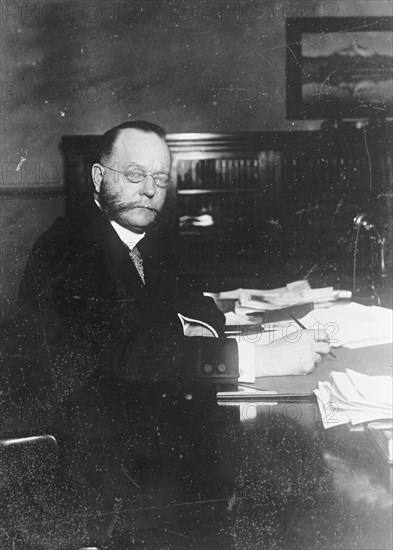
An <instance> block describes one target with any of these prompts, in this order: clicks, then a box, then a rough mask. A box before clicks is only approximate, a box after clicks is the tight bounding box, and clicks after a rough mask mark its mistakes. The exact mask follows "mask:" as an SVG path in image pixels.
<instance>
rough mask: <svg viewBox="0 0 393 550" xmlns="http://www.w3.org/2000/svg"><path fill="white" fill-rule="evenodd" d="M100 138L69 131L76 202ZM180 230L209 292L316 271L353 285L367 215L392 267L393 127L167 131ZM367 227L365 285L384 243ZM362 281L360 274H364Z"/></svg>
mask: <svg viewBox="0 0 393 550" xmlns="http://www.w3.org/2000/svg"><path fill="white" fill-rule="evenodd" d="M98 139H99V137H98V136H64V137H63V139H62V149H63V153H64V163H65V164H64V168H65V186H66V195H67V207H68V209H69V210H71V209H75V208H77V206H78V204H79V203H80V200H81V197H82V196H84V195H88V194H90V193H91V192H92V183H91V178H90V166H91V164H92V163H93V162H94V161H96V156H95V155H96V153H95V149H96V146H97V142H98ZM168 143H169V146H170V148H171V151H172V155H173V166H172V181H173V189H172V195H173V197H172V198H173V201H174V205H175V206H174V209H173V213H174V215H173V218H172V221H171V223H172V224H173V231H175V232H177V234H178V239H179V240H178V247H179V250H180V252H181V257H182V260H183V261H182V265H181V272H182V275H183V277H185V278H188V279H189V280H190V283H193V282H195V281H199V283H200V284H201V285H202V286H203V287H204V288H207V289H210V290H219V289H220V288H224V287H226V288H228V286H233V285H237V286H244V287H246V286H248V285H253V286H260V287H264V286H265V285H269V284H270V285H272V286H275V285H277V284H281V283H284V282H287V281H288V280H290V279H298V278H303V277H305V276H308V277H309V278H310V279H311V281H312V283H313V284H314V285H315V284H334V285H335V286H339V287H341V288H344V287H346V288H350V286H351V281H352V268H353V252H354V241H355V236H356V235H355V233H356V232H355V230H354V228H353V218H354V216H355V215H356V214H358V213H359V212H366V213H368V214H369V215H370V216H372V218H373V220H374V221H375V223H376V225H377V226H378V228H379V231H380V232H381V233H383V234H384V236H385V237H386V240H387V263H388V268H390V269H391V243H392V219H393V216H392V198H393V192H392V180H393V176H392V174H393V172H392V130H391V125H385V126H379V127H374V128H371V127H367V128H363V127H361V128H355V126H349V125H348V126H344V127H340V128H339V129H327V130H321V131H318V132H315V131H314V132H305V131H302V132H299V131H293V132H244V133H226V134H218V133H215V134H213V133H205V134H203V133H198V134H192V133H183V134H169V135H168ZM364 233H365V232H364V231H362V232H361V234H360V235H359V253H358V257H357V264H358V271H359V274H360V275H361V274H363V275H364V277H363V279H364V281H365V282H364V284H368V283H367V278H368V277H369V275H370V273H371V268H370V266H372V269H374V267H375V268H376V269H377V264H378V259H377V256H378V247H377V246H376V243H375V242H373V239H370V235H367V234H364ZM359 280H360V279H359Z"/></svg>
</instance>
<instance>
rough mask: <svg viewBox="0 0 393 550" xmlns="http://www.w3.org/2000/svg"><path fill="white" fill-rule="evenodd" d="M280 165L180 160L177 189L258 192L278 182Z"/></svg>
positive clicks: (257, 162)
mask: <svg viewBox="0 0 393 550" xmlns="http://www.w3.org/2000/svg"><path fill="white" fill-rule="evenodd" d="M279 171H280V164H279V162H278V160H277V159H276V161H273V159H272V162H266V161H262V160H261V159H258V158H255V159H249V158H248V159H244V158H240V159H222V158H220V159H203V160H190V159H185V160H184V159H183V160H182V159H179V160H178V161H177V188H178V189H228V188H229V189H231V188H251V189H252V188H257V187H259V186H260V183H261V182H272V181H275V180H277V179H278V177H279Z"/></svg>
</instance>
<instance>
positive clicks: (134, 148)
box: [113, 128, 170, 157]
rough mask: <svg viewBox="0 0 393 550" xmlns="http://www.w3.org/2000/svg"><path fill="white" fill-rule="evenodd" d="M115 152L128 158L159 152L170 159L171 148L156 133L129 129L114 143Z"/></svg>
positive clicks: (123, 131)
mask: <svg viewBox="0 0 393 550" xmlns="http://www.w3.org/2000/svg"><path fill="white" fill-rule="evenodd" d="M113 152H114V153H117V154H125V155H127V156H130V155H141V154H142V155H146V154H149V153H150V152H152V153H154V154H157V153H158V152H159V153H161V154H162V155H168V156H169V157H170V151H169V147H168V145H167V144H166V142H165V141H164V140H163V139H161V138H160V137H159V136H158V135H156V134H154V133H151V132H143V131H142V130H138V129H135V128H127V129H124V130H122V131H121V132H120V133H119V135H118V137H117V139H116V141H115V143H114V147H113Z"/></svg>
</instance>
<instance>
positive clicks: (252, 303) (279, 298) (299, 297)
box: [219, 281, 351, 314]
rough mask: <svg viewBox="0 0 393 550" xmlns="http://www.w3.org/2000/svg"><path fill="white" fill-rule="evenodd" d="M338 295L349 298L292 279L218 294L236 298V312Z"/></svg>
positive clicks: (332, 297) (278, 306)
mask: <svg viewBox="0 0 393 550" xmlns="http://www.w3.org/2000/svg"><path fill="white" fill-rule="evenodd" d="M340 297H342V298H343V297H345V298H350V297H351V295H350V293H349V294H348V293H346V294H345V296H344V295H343V294H342V291H339V290H333V287H326V288H311V287H310V285H309V283H308V281H294V282H292V283H288V284H287V285H286V286H285V287H281V288H275V289H272V290H255V289H246V288H238V289H237V290H231V291H228V292H221V293H220V294H219V298H220V300H237V304H236V308H235V311H236V313H238V314H242V313H243V314H245V313H249V312H253V311H268V310H275V309H283V308H286V307H290V306H295V305H299V304H306V303H310V302H314V303H316V304H318V303H327V302H331V301H334V300H337V299H338V298H340Z"/></svg>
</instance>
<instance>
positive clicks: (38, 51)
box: [0, 0, 392, 312]
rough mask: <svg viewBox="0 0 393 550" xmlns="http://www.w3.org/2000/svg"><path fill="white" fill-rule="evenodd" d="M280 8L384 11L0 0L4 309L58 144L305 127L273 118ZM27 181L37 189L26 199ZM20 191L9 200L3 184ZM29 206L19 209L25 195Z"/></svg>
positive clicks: (323, 12) (381, 7)
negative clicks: (78, 138)
mask: <svg viewBox="0 0 393 550" xmlns="http://www.w3.org/2000/svg"><path fill="white" fill-rule="evenodd" d="M287 15H289V16H308V17H310V16H315V17H323V16H328V15H333V16H353V15H356V16H358V15H370V16H378V15H392V4H391V2H390V0H386V1H385V0H382V1H379V0H374V1H370V0H367V1H363V0H346V1H345V0H342V1H336V2H315V0H304V1H301V2H294V1H291V2H274V1H272V2H259V1H256V2H254V3H251V2H244V1H237V0H230V1H229V2H219V1H218V2H213V1H211V2H203V1H199V0H187V1H185V0H174V1H165V0H160V1H156V0H145V1H142V0H135V1H134V0H128V1H107V0H105V1H94V2H88V1H85V0H84V1H83V2H82V0H75V2H66V1H55V2H35V1H34V2H24V3H23V2H22V3H12V2H3V3H1V31H2V48H1V61H2V67H3V83H2V107H3V114H2V124H1V154H2V177H1V187H0V191H1V193H2V195H1V198H2V199H4V200H3V201H2V206H1V211H0V213H1V216H0V226H1V227H0V228H1V231H2V250H4V249H5V247H8V248H7V253H6V254H5V253H4V254H2V287H1V290H0V296H1V299H2V300H3V304H4V307H5V309H4V311H6V312H8V311H10V308H12V303H13V299H14V297H15V291H16V288H17V282H18V280H19V277H20V273H21V269H22V268H23V264H24V262H23V260H20V259H17V258H13V257H12V253H9V250H10V247H9V244H10V243H11V244H14V245H15V246H16V248H17V249H18V250H20V249H23V250H29V247H31V244H32V243H33V241H34V240H35V238H36V237H37V236H38V234H39V233H41V232H42V231H43V229H44V227H46V226H47V225H48V224H49V223H50V222H51V221H52V220H53V219H54V218H55V217H57V216H58V215H59V214H61V213H62V211H63V203H62V200H61V197H59V195H55V197H52V195H51V189H55V188H56V189H57V190H58V189H59V188H61V186H62V184H63V171H62V157H61V152H60V150H59V148H58V143H59V141H60V138H61V136H62V135H65V134H99V133H102V132H104V131H105V130H107V129H108V128H110V127H112V126H114V125H116V124H118V123H120V122H123V121H125V120H127V119H136V118H141V119H147V120H150V121H154V122H156V123H158V124H160V125H162V126H163V127H164V128H165V129H166V130H167V131H168V132H215V131H249V130H289V129H314V128H318V127H319V123H318V122H317V121H309V122H291V121H287V120H286V119H285V89H286V88H285V86H286V81H285V56H286V47H285V20H286V17H287ZM36 187H39V188H41V187H45V188H49V193H48V194H47V195H40V198H39V199H38V200H37V199H32V198H31V197H29V194H30V193H31V194H32V195H33V194H34V192H35V190H36V189H35V188H36ZM17 188H18V189H19V188H23V189H25V191H26V192H27V195H23V196H22V195H18V196H17V197H13V189H17ZM31 201H33V203H34V207H33V206H31V205H32V204H33V203H32V202H31Z"/></svg>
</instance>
